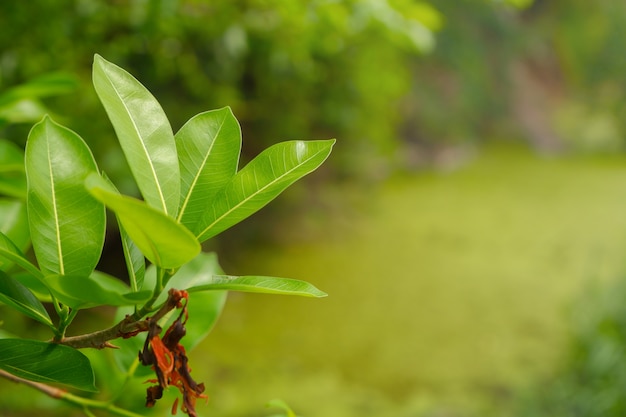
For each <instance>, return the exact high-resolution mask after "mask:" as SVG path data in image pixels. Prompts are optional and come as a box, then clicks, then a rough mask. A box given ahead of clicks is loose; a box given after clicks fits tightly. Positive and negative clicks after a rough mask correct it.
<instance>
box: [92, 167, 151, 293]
mask: <svg viewBox="0 0 626 417" xmlns="http://www.w3.org/2000/svg"><path fill="white" fill-rule="evenodd" d="M102 178H103V179H104V180H105V181H107V182H108V184H109V185H110V186H111V188H112V189H114V190H115V191H116V192H118V191H117V188H115V185H114V184H113V182H112V181H111V180H110V179H109V177H107V176H106V174H104V173H103V175H102ZM116 218H117V225H118V229H119V231H120V238H121V240H122V251H123V252H124V260H125V261H126V270H127V271H128V281H129V282H130V287H131V288H132V290H133V291H139V290H140V289H141V288H142V286H143V279H144V275H145V273H146V260H145V258H144V256H143V253H141V250H140V249H139V248H138V247H137V245H136V244H135V242H133V240H132V239H131V238H130V236H128V233H126V229H124V226H123V225H122V222H121V221H120V219H119V217H118V216H116Z"/></svg>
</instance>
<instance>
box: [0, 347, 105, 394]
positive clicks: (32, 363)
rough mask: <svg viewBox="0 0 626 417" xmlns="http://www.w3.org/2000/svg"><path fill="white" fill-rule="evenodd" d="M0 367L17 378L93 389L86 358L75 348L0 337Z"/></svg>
mask: <svg viewBox="0 0 626 417" xmlns="http://www.w3.org/2000/svg"><path fill="white" fill-rule="evenodd" d="M0 369H3V370H5V371H6V372H9V373H10V374H13V375H15V376H18V377H20V378H24V379H28V380H30V381H36V382H43V383H45V384H62V385H66V386H69V387H72V388H77V389H80V390H83V391H89V392H96V391H97V389H96V387H95V385H94V376H93V370H92V369H91V364H90V363H89V359H87V357H86V356H85V355H83V354H82V353H80V352H79V351H78V350H76V349H73V348H71V347H68V346H63V345H57V344H54V343H46V342H40V341H37V340H27V339H0Z"/></svg>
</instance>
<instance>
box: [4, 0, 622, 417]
mask: <svg viewBox="0 0 626 417" xmlns="http://www.w3.org/2000/svg"><path fill="white" fill-rule="evenodd" d="M0 27H1V28H2V30H0V92H1V93H2V95H1V97H0V137H3V138H8V139H10V140H12V141H14V142H15V143H16V144H18V145H23V144H24V142H25V139H26V137H27V134H28V131H29V129H30V127H31V126H32V124H33V123H34V122H35V121H37V120H39V119H40V117H41V116H42V114H43V113H44V112H50V113H52V114H53V116H54V117H55V118H56V119H58V120H59V121H60V122H62V123H64V124H65V125H67V126H68V127H70V128H72V129H73V130H75V131H77V132H78V133H79V134H80V135H81V136H82V137H83V138H84V139H85V140H86V141H87V142H88V143H89V145H90V146H91V147H92V149H93V150H94V153H95V155H96V159H97V160H98V162H99V165H100V167H101V168H102V169H103V170H105V171H106V172H107V173H108V174H109V175H110V176H111V177H112V178H113V180H114V181H115V182H116V184H117V185H118V186H119V187H120V188H121V189H122V190H124V191H125V192H127V193H136V189H135V188H134V185H133V184H132V181H131V179H130V175H129V174H128V167H127V166H125V162H124V160H123V156H122V154H121V152H120V150H119V148H118V145H117V143H116V141H115V137H114V132H113V129H112V127H111V125H110V123H109V121H108V119H107V117H106V114H105V112H104V111H103V109H102V107H101V106H100V104H99V103H98V101H97V98H96V95H95V93H94V91H93V88H92V86H91V63H92V60H93V55H94V53H98V54H101V55H102V56H104V57H105V58H106V59H107V60H110V61H112V62H115V63H116V64H118V65H120V66H122V67H123V68H125V69H127V70H128V71H129V72H131V73H132V74H134V75H135V76H136V77H137V78H138V79H139V80H140V81H141V82H142V83H143V84H144V85H146V87H148V89H150V90H151V91H152V92H153V94H154V95H155V96H156V97H157V99H158V100H159V101H160V102H161V103H162V105H163V107H164V109H165V111H166V113H167V114H168V116H169V117H170V120H171V123H172V127H173V128H174V130H175V131H176V130H177V129H178V128H180V127H181V126H182V124H183V123H184V122H185V121H186V120H187V119H188V118H190V117H191V116H193V115H195V114H197V113H199V112H201V111H205V110H208V109H214V108H218V107H222V106H226V105H229V106H231V107H232V108H233V111H234V113H235V115H236V116H237V118H238V119H239V121H240V123H241V125H242V130H243V142H244V143H243V146H244V156H243V161H244V162H245V161H247V160H249V159H250V158H251V157H253V156H254V155H256V154H257V153H258V152H259V151H260V150H261V149H264V148H265V147H267V146H269V145H270V144H272V143H275V142H278V141H283V140H289V139H318V138H319V139H322V138H329V137H336V138H337V139H338V142H337V146H336V147H335V151H334V153H333V155H332V156H331V158H330V159H329V160H328V161H327V163H326V164H325V165H324V166H323V167H322V169H321V170H319V171H318V172H316V173H315V174H313V175H311V176H310V177H308V178H307V179H306V180H305V181H303V182H301V183H299V184H296V185H295V186H294V187H292V189H290V190H288V191H287V192H286V193H285V194H284V195H283V196H281V197H280V198H279V199H278V200H276V201H275V202H274V203H273V204H271V205H270V207H268V208H266V209H264V211H263V212H261V213H259V214H257V215H255V216H254V217H253V218H251V219H249V220H246V221H245V222H243V223H242V224H240V225H238V226H236V227H234V228H233V229H231V230H229V231H227V232H226V233H224V234H223V235H222V236H220V238H219V239H216V240H215V241H212V242H210V244H209V245H207V248H206V249H207V250H216V251H217V252H218V254H219V257H220V259H221V262H222V264H223V267H224V269H225V270H226V271H227V272H228V273H232V274H261V275H263V274H265V275H274V276H286V277H293V278H300V279H305V280H308V281H310V282H312V283H314V284H315V285H317V286H318V287H320V288H322V289H323V290H325V291H327V292H328V293H329V294H330V296H329V297H328V298H326V299H323V300H308V299H300V298H293V299H292V298H285V297H279V296H260V295H259V296H255V295H241V294H231V295H230V297H229V302H228V303H227V306H226V309H225V311H224V314H223V316H222V318H221V320H220V321H219V323H218V325H217V327H216V328H215V330H214V332H213V333H212V334H211V335H210V336H209V338H208V339H207V340H206V341H205V342H204V343H203V344H202V345H201V346H200V347H199V348H197V349H196V350H194V351H193V352H192V353H191V363H192V364H194V365H193V374H194V375H195V376H196V378H197V379H199V380H201V381H204V382H205V384H206V386H207V392H208V393H209V395H210V397H211V400H210V402H209V404H208V405H207V406H206V407H205V406H204V405H202V406H199V407H198V409H199V411H200V415H203V416H205V415H206V416H208V415H211V416H232V417H237V416H241V417H244V416H246V417H247V416H251V417H255V416H269V415H271V414H272V410H268V409H265V408H264V404H265V403H266V402H268V401H269V400H271V399H273V398H281V399H283V400H285V401H286V402H287V403H289V404H290V405H291V406H292V407H293V408H294V409H295V411H296V412H297V413H298V414H299V415H302V416H308V417H312V416H323V417H335V416H336V417H344V416H345V417H352V416H355V417H356V416H372V417H386V416H389V417H422V416H429V417H444V416H445V417H470V416H472V417H473V416H524V417H526V416H529V417H530V416H556V417H558V416H620V417H621V416H624V415H625V413H626V400H625V399H624V398H626V397H625V396H624V395H623V394H624V392H623V390H624V387H626V385H625V384H626V358H625V355H624V352H625V349H624V346H625V342H626V307H625V306H624V303H623V300H624V298H625V297H626V287H625V285H626V268H625V266H626V265H625V263H624V253H626V216H625V215H624V211H625V210H624V209H625V208H626V156H625V155H624V150H625V144H626V143H625V139H626V134H625V133H626V106H625V104H626V101H625V100H624V95H625V94H626V77H625V76H624V74H626V55H624V53H623V51H624V46H626V3H624V2H622V1H620V0H596V1H594V2H589V1H583V0H567V1H566V0H553V1H547V0H535V1H531V0H528V1H524V0H517V1H513V0H511V1H503V0H500V1H497V0H432V1H412V0H360V1H357V0H352V1H351V0H319V1H308V2H298V1H292V0H275V1H266V0H248V1H244V0H216V1H202V0H152V1H151V0H132V1H131V0H126V1H125V0H115V1H109V2H105V1H96V0H72V1H70V0H30V1H28V2H24V1H17V0H5V1H3V2H0ZM114 234H115V232H114V231H113V230H112V231H111V235H112V236H113V237H112V238H111V239H109V240H108V241H107V246H106V248H105V253H104V258H103V262H102V263H101V266H100V267H101V268H102V269H104V270H106V271H109V272H112V273H116V274H117V275H118V276H123V272H122V271H123V269H124V267H123V265H121V264H119V259H121V258H120V257H119V256H120V255H119V247H118V244H117V243H116V240H115V238H114ZM191 302H193V299H192V301H191ZM0 314H2V315H1V316H0V321H3V322H4V326H5V327H8V328H13V329H20V330H21V331H22V334H29V335H36V336H38V335H39V332H40V331H41V329H39V328H37V326H36V325H33V324H30V323H25V322H21V321H20V319H19V318H18V317H15V316H13V315H11V313H9V312H8V311H6V310H5V309H0ZM111 314H112V313H111V312H110V311H107V310H97V311H94V312H92V313H91V315H89V316H86V317H85V318H84V319H83V320H82V321H81V322H80V323H79V326H82V330H84V331H88V330H92V329H94V328H97V327H99V326H102V325H103V323H108V322H109V321H110V320H111ZM192 319H196V320H197V319H201V318H192ZM80 330H81V329H80V328H78V329H75V330H74V331H77V332H78V331H80ZM41 337H47V336H46V335H45V333H42V334H41ZM114 355H115V352H110V351H109V352H90V356H91V357H92V359H93V361H94V363H95V366H96V367H97V368H102V369H106V367H107V362H106V360H107V358H109V357H110V356H114ZM107 378H110V379H111V380H110V381H108V382H109V384H108V385H112V386H113V385H114V384H115V383H116V382H117V381H116V380H115V378H114V377H113V376H107V375H105V374H100V383H101V384H103V386H106V385H107ZM140 382H141V381H139V383H138V384H136V386H135V387H134V391H133V390H131V389H129V392H128V393H127V395H125V396H124V398H122V399H121V400H122V401H123V402H124V403H125V404H126V405H129V404H133V407H138V409H139V410H141V407H142V403H143V393H142V391H144V390H145V386H143V385H141V384H140ZM103 390H104V391H105V392H104V393H105V394H106V388H103ZM167 401H168V400H166V401H164V403H165V402H167ZM163 406H164V408H163V409H161V410H157V411H156V412H155V415H167V414H168V411H167V408H169V407H168V404H163ZM0 414H1V415H2V416H16V417H17V416H26V415H39V416H73V415H82V414H81V412H80V410H74V409H71V408H67V407H65V406H62V405H60V404H58V403H57V402H55V401H54V400H51V399H48V398H45V397H43V396H41V395H39V394H37V393H35V392H33V391H31V390H29V389H28V388H25V387H21V386H17V385H13V384H10V383H8V382H5V381H0Z"/></svg>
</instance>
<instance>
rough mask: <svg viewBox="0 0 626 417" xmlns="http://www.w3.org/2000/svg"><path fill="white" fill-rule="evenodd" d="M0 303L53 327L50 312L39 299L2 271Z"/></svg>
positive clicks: (0, 277) (0, 275) (0, 272)
mask: <svg viewBox="0 0 626 417" xmlns="http://www.w3.org/2000/svg"><path fill="white" fill-rule="evenodd" d="M0 301H2V302H3V303H5V304H7V305H9V306H11V307H13V308H15V309H16V310H18V311H19V312H21V313H22V314H24V315H26V316H28V317H30V318H32V319H34V320H37V321H39V322H41V323H43V324H45V325H48V326H52V320H50V316H49V315H48V312H47V311H46V309H45V308H44V306H43V304H41V302H40V301H39V300H38V299H37V297H35V295H34V294H33V293H32V292H30V290H29V289H28V288H26V287H25V286H24V285H22V284H21V283H20V282H19V281H17V280H15V279H13V278H12V277H10V276H9V275H7V274H5V273H4V272H2V271H0Z"/></svg>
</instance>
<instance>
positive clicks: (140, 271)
mask: <svg viewBox="0 0 626 417" xmlns="http://www.w3.org/2000/svg"><path fill="white" fill-rule="evenodd" d="M117 222H118V226H119V230H120V238H121V239H122V250H123V252H124V259H125V261H126V270H127V271H128V280H129V282H130V287H131V288H132V289H133V291H139V290H140V289H141V288H142V287H143V280H144V277H145V275H146V260H145V258H144V256H143V253H142V252H141V249H139V247H138V246H137V245H136V244H135V242H133V240H132V239H131V238H130V236H129V235H128V233H127V232H126V229H125V228H124V226H123V225H122V222H121V221H120V220H119V217H118V220H117Z"/></svg>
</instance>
